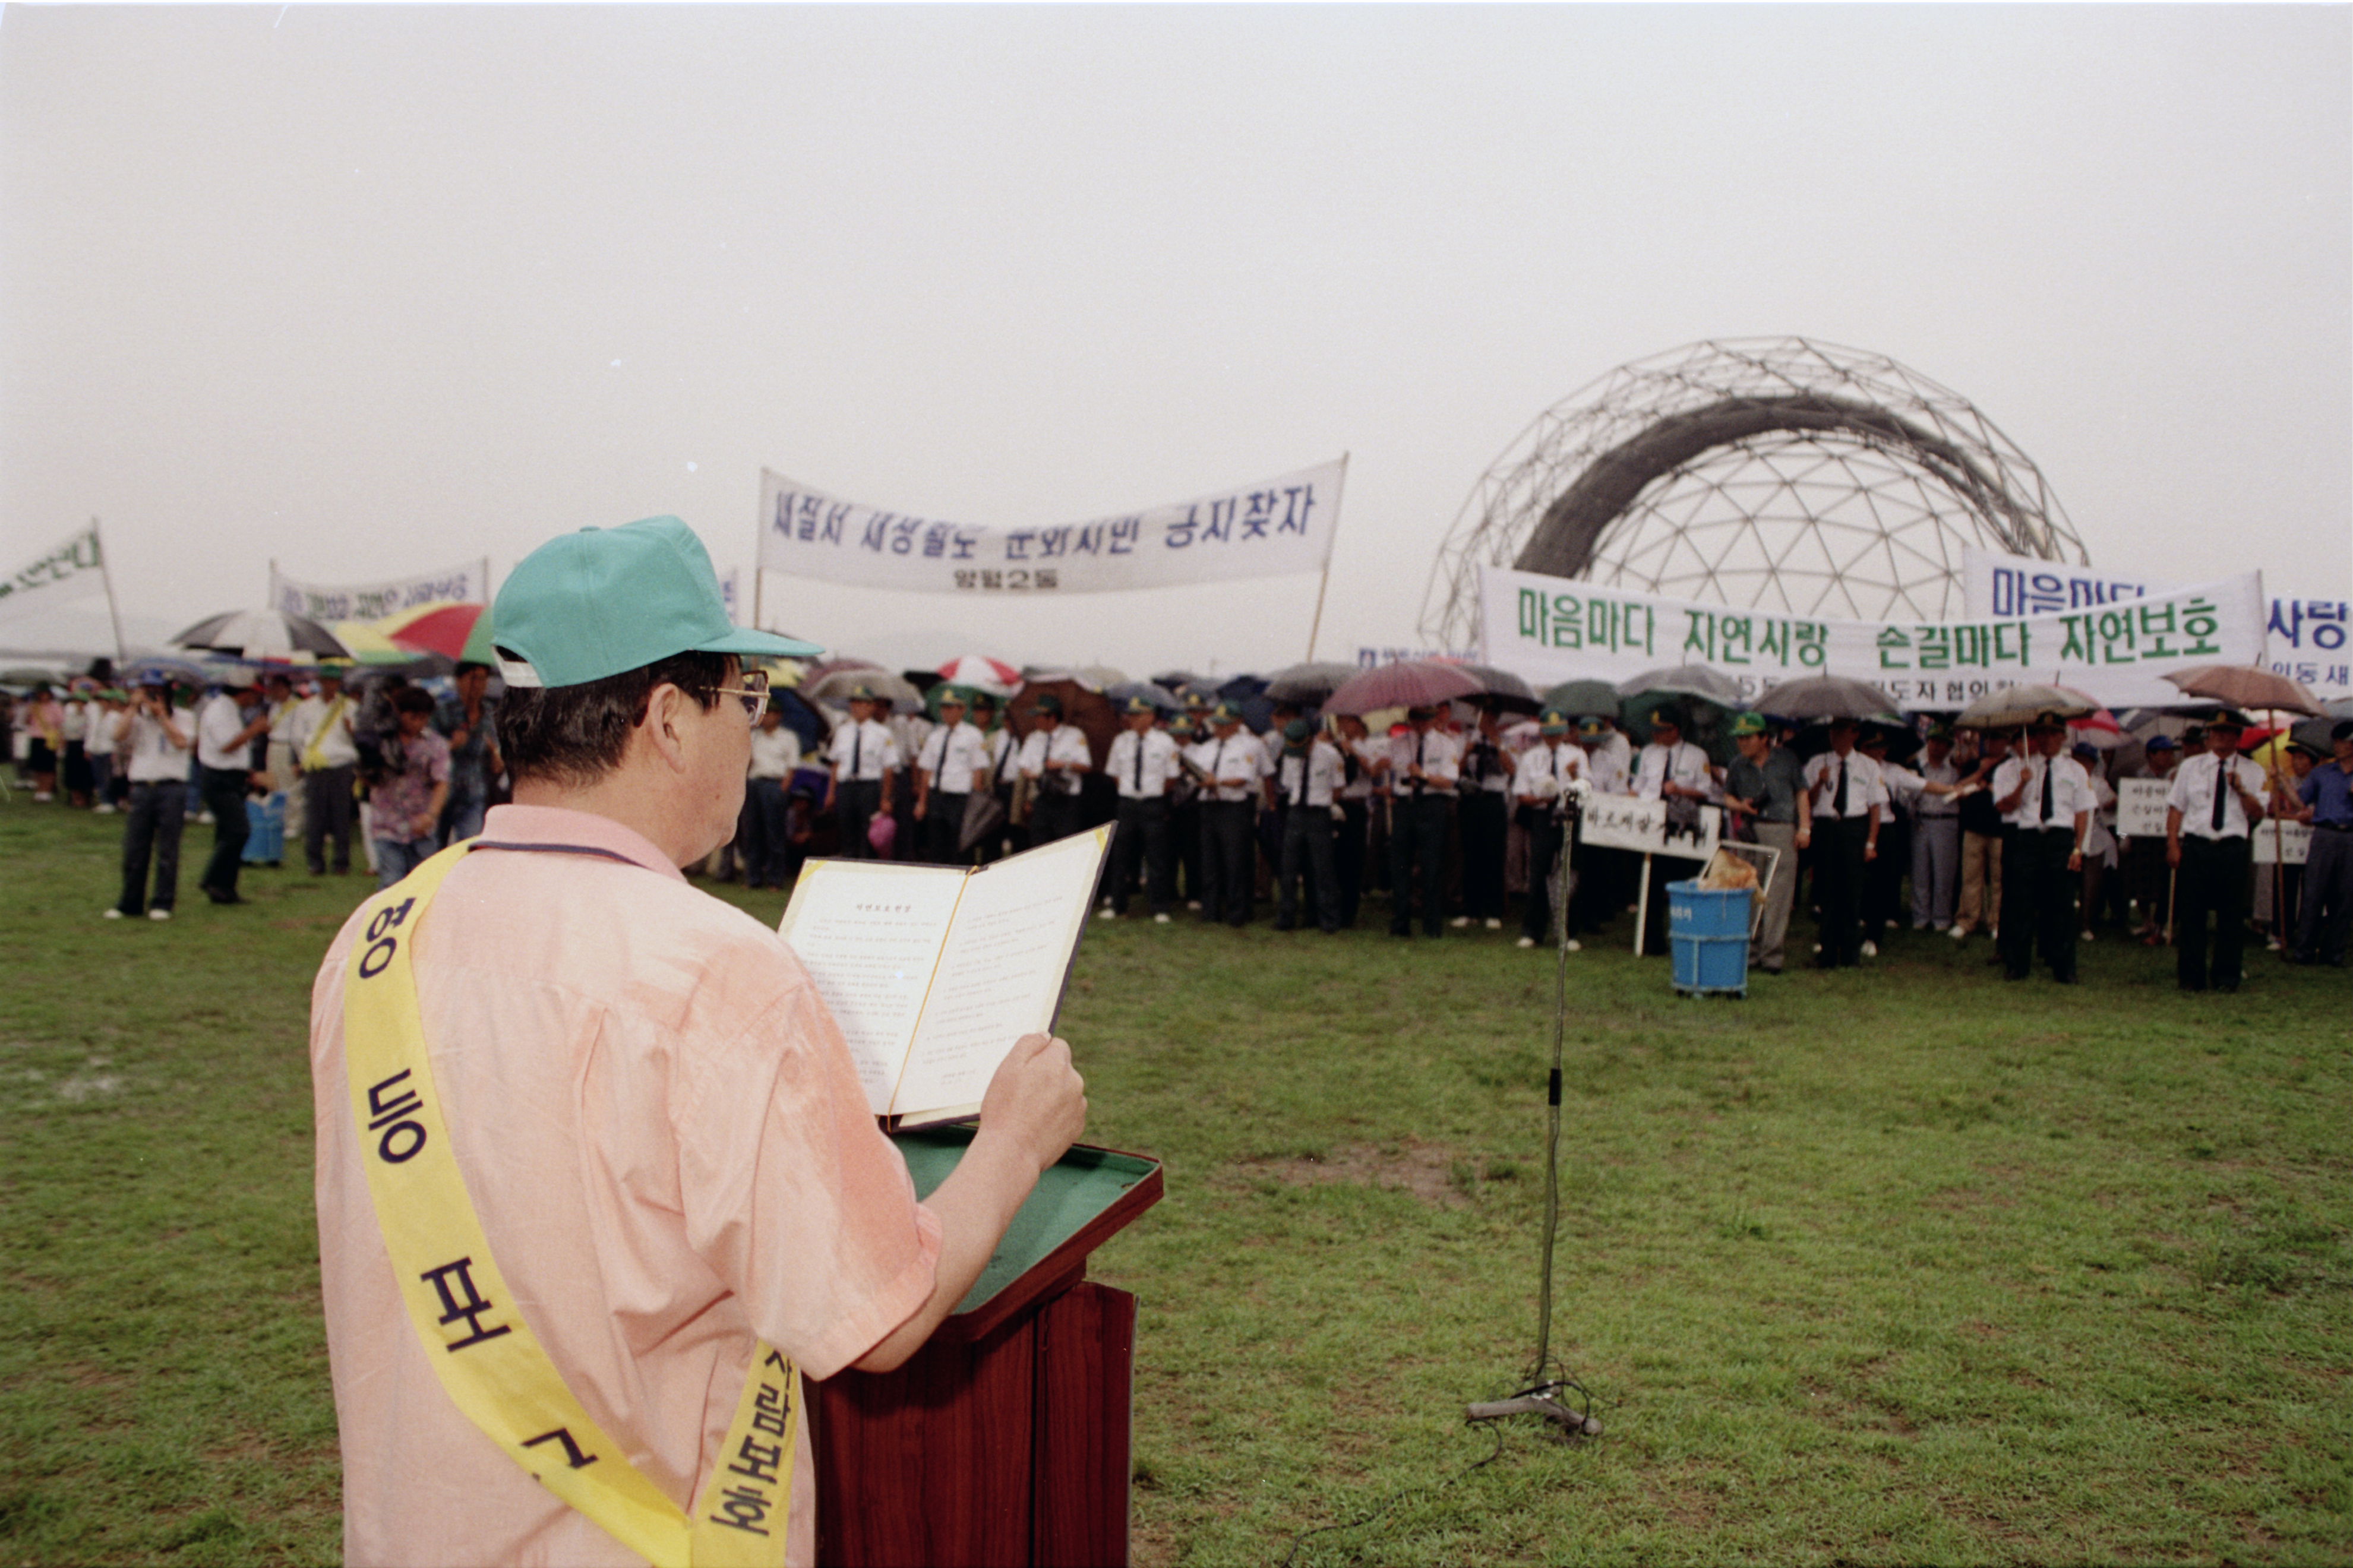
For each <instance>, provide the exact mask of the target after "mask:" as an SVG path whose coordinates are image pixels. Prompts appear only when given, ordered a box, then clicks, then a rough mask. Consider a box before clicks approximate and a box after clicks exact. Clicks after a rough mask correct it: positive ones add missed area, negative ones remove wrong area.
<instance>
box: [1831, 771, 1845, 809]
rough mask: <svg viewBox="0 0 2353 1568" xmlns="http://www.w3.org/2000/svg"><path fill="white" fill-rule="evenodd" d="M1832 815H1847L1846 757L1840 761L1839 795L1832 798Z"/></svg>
mask: <svg viewBox="0 0 2353 1568" xmlns="http://www.w3.org/2000/svg"><path fill="white" fill-rule="evenodd" d="M1845 815H1846V759H1845V758H1844V757H1841V758H1840V759H1839V782H1838V793H1837V794H1836V795H1832V796H1831V816H1845Z"/></svg>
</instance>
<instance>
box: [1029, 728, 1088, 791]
mask: <svg viewBox="0 0 2353 1568" xmlns="http://www.w3.org/2000/svg"><path fill="white" fill-rule="evenodd" d="M1047 763H1070V764H1074V766H1073V767H1071V768H1066V769H1057V770H1056V771H1055V772H1053V773H1048V772H1047V771H1046V764H1047ZM1093 766H1094V753H1093V752H1090V751H1089V750H1088V749H1087V737H1086V735H1085V733H1084V732H1083V731H1081V730H1079V729H1078V727H1077V726H1075V725H1073V724H1071V722H1070V721H1067V720H1065V721H1062V722H1061V723H1059V724H1057V725H1055V726H1054V728H1053V731H1052V732H1051V733H1049V732H1048V731H1046V729H1045V727H1044V726H1042V725H1040V726H1039V728H1037V729H1035V730H1032V731H1029V735H1028V736H1027V737H1025V738H1024V739H1023V740H1022V742H1021V772H1022V773H1023V775H1024V776H1026V777H1029V778H1032V779H1035V780H1037V781H1038V787H1039V789H1041V790H1044V791H1045V792H1046V793H1047V794H1049V795H1076V794H1078V793H1079V779H1078V776H1077V775H1078V774H1079V773H1085V772H1087V771H1088V770H1090V769H1092V767H1093Z"/></svg>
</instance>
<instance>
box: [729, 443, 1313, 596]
mask: <svg viewBox="0 0 2353 1568" xmlns="http://www.w3.org/2000/svg"><path fill="white" fill-rule="evenodd" d="M1346 470H1347V459H1346V458H1339V459H1337V460H1335V461H1333V462H1329V463H1325V464H1323V465H1321V466H1320V467H1317V468H1302V469H1301V470H1299V471H1298V472H1297V473H1294V474H1284V475H1282V477H1280V478H1278V479H1264V480H1261V481H1260V482H1259V483H1257V484H1253V485H1243V486H1240V487H1239V488H1237V489H1230V490H1226V491H1223V492H1221V493H1219V494H1218V495H1213V496H1204V497H1202V498H1201V499H1200V500H1188V501H1177V502H1176V503H1174V504H1172V505H1168V506H1157V507H1152V508H1149V509H1147V510H1143V511H1134V512H1126V513H1123V514H1122V515H1119V516H1116V517H1102V518H1096V519H1094V520H1093V521H1088V522H1071V523H1058V524H1054V525H1052V526H1049V527H1023V528H993V527H983V526H981V525H978V524H975V523H962V522H944V521H940V520H939V519H937V518H929V517H918V516H915V515H914V514H913V513H911V512H902V511H885V510H882V509H881V508H879V507H871V506H866V505H864V504H862V503H860V502H858V501H850V500H839V498H837V497H834V496H829V495H828V494H826V493H825V492H824V491H822V490H818V489H810V488H809V487H808V486H807V485H804V484H801V483H799V482H797V480H793V479H786V478H785V477H784V476H783V475H782V474H774V473H769V472H768V471H766V470H765V469H763V470H762V471H761V474H760V566H761V567H762V569H764V570H765V571H770V572H789V573H792V574H796V575H797V576H802V577H814V578H817V579H818V580H819V581H821V582H827V583H852V584H861V585H864V586H867V587H872V588H898V589H902V590H905V591H908V592H912V593H919V594H973V595H1024V596H1035V595H1039V594H1056V595H1060V594H1100V593H1108V592H1112V591H1114V590H1119V589H1127V588H1162V587H1167V586H1169V585H1171V584H1179V583H1212V582H1224V581H1230V580H1233V579H1236V578H1243V577H1279V576H1282V575H1285V574H1291V573H1305V572H1321V571H1322V570H1324V563H1325V562H1327V561H1329V560H1330V559H1331V555H1332V531H1333V526H1334V525H1335V523H1336V522H1337V521H1339V517H1340V485H1341V481H1342V479H1344V478H1345V475H1346Z"/></svg>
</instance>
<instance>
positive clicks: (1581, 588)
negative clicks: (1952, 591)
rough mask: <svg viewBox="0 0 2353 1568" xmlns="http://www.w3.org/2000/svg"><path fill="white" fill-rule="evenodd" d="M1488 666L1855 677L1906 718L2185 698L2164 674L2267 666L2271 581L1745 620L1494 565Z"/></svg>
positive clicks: (1483, 617) (1487, 617)
mask: <svg viewBox="0 0 2353 1568" xmlns="http://www.w3.org/2000/svg"><path fill="white" fill-rule="evenodd" d="M1479 609H1480V621H1481V630H1482V647H1483V657H1482V659H1481V660H1480V662H1481V663H1482V664H1491V665H1495V666H1498V667H1500V668H1504V669H1507V670H1510V671H1511V672H1513V673H1514V674H1515V675H1518V676H1521V677H1523V678H1524V679H1526V680H1528V681H1529V682H1530V683H1531V684H1532V685H1534V686H1535V687H1536V689H1539V690H1542V689H1544V688H1546V687H1547V686H1551V685H1554V684H1556V683H1557V682H1559V681H1563V680H1576V679H1586V678H1591V679H1601V680H1609V681H1613V682H1619V681H1625V680H1628V679H1632V678H1633V677H1634V676H1637V675H1640V674H1642V673H1644V672H1645V671H1649V670H1655V669H1657V668H1661V667H1662V666H1673V665H1684V664H1700V665H1705V666H1707V667H1708V668H1712V669H1715V670H1720V671H1722V672H1723V673H1724V674H1725V675H1728V676H1731V677H1732V678H1733V679H1736V680H1737V681H1738V682H1739V683H1740V687H1741V689H1742V692H1743V695H1744V696H1746V697H1748V698H1754V697H1756V696H1757V694H1758V693H1759V692H1761V691H1763V690H1764V689H1766V688H1767V687H1770V686H1774V685H1777V684H1778V683H1779V682H1781V681H1784V680H1793V679H1798V678H1799V677H1802V676H1809V675H1843V676H1849V677H1852V679H1857V680H1867V681H1870V682H1872V683H1873V684H1874V685H1876V686H1878V687H1880V688H1881V689H1883V690H1885V691H1886V692H1887V693H1888V694H1889V695H1890V696H1892V697H1894V699H1895V700H1896V701H1897V702H1899V703H1901V704H1902V705H1903V707H1904V708H1905V710H1922V709H1939V710H1943V709H1955V708H1961V707H1965V706H1967V705H1968V703H1969V702H1971V701H1973V700H1976V699H1977V698H1979V697H1982V696H1984V695H1985V694H1986V693H1987V692H1989V691H1992V690H1995V689H2000V688H2001V687H2005V686H2022V685H2027V684H2030V683H2034V682H2046V681H2047V682H2056V683H2058V684H2061V685H2064V686H2070V687H2074V688H2076V689H2080V690H2083V691H2085V692H2088V693H2090V694H2091V695H2092V696H2094V697H2096V698H2098V699H2099V700H2101V701H2102V702H2103V703H2105V705H2107V706H2108V707H2110V708H2119V709H2121V708H2128V707H2146V706H2148V705H2150V704H2152V703H2163V702H2178V701H2179V700H2181V693H2180V691H2179V689H2177V688H2176V687H2174V686H2172V685H2171V684H2169V683H2168V682H2167V681H2165V680H2163V679H2159V677H2161V676H2162V675H2163V674H2164V672H2165V671H2167V670H2168V669H2180V668H2188V667H2190V666H2193V665H2200V664H2253V663H2254V662H2255V661H2256V658H2257V657H2258V656H2259V655H2260V654H2261V653H2262V651H2263V578H2262V577H2261V575H2259V574H2255V573H2248V574H2244V575H2242V576H2238V577H2230V578H2225V579H2223V580H2222V581H2221V582H2219V583H2209V584H2202V585H2200V586H2199V587H2195V588H2187V589H2183V590H2181V591H2179V592H2178V593H2173V594H2168V595H2149V596H2147V597H2145V598H2138V599H2134V600H2132V601H2131V602H2130V603H2128V604H2122V605H2110V606H2107V607H2105V608H2098V609H2085V610H2078V611H2072V612H2069V613H2067V614H2064V615H2052V616H2035V617H2032V618H2031V619H2026V620H2014V619H2011V620H2004V619H1986V620H1968V621H1936V622H1918V621H1834V620H1824V619H1820V618H1816V617H1811V616H1791V615H1781V614H1778V613H1774V612H1770V611H1765V610H1733V609H1726V608H1725V606H1724V605H1704V604H1700V603H1697V602H1696V601H1694V600H1689V599H1668V598H1662V597H1658V596H1656V595H1648V594H1636V593H1631V592H1629V591H1627V590H1625V589H1620V588H1607V587H1602V586H1600V585H1599V584H1591V583H1579V582H1575V581H1572V580H1569V579H1566V578H1560V577H1550V576H1545V575H1542V574H1536V573H1533V572H1514V571H1511V570H1509V569H1507V568H1504V567H1498V566H1482V568H1480V572H1479Z"/></svg>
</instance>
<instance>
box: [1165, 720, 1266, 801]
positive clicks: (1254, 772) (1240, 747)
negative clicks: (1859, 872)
mask: <svg viewBox="0 0 2353 1568" xmlns="http://www.w3.org/2000/svg"><path fill="white" fill-rule="evenodd" d="M1185 755H1186V756H1187V758H1189V759H1190V760H1191V762H1192V763H1193V765H1194V766H1195V767H1197V768H1198V769H1200V770H1201V772H1202V773H1206V774H1207V775H1208V782H1207V783H1205V784H1202V785H1201V798H1202V799H1203V800H1225V801H1235V800H1256V799H1258V798H1259V780H1261V779H1262V778H1264V777H1266V774H1267V762H1266V748H1265V747H1264V746H1261V745H1260V744H1259V743H1258V737H1257V736H1256V735H1253V734H1251V733H1250V731H1247V730H1237V731H1234V732H1233V733H1232V734H1231V735H1228V736H1226V737H1224V738H1223V739H1220V738H1219V737H1218V736H1216V735H1212V736H1210V737H1209V738H1208V740H1206V741H1196V742H1193V744H1192V745H1190V746H1188V747H1187V748H1186V751H1185Z"/></svg>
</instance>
